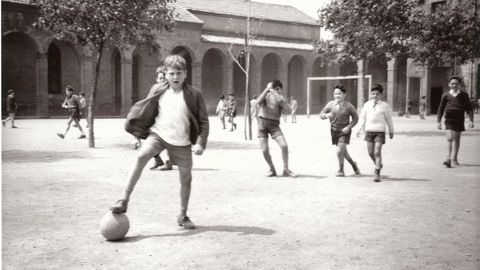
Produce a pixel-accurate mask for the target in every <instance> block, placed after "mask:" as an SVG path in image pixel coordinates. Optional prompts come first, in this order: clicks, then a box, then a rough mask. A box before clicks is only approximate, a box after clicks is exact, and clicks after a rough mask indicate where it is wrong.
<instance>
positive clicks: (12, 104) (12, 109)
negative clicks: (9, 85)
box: [2, 89, 18, 128]
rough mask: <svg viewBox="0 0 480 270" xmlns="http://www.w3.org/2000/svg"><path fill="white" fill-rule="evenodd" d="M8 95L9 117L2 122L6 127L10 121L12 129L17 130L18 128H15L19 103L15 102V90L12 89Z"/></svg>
mask: <svg viewBox="0 0 480 270" xmlns="http://www.w3.org/2000/svg"><path fill="white" fill-rule="evenodd" d="M7 94H8V97H7V113H8V117H7V118H6V119H5V120H3V121H2V124H3V126H5V124H6V123H7V122H8V121H12V128H17V126H15V113H16V112H17V108H18V106H17V102H15V91H13V89H10V90H8V92H7Z"/></svg>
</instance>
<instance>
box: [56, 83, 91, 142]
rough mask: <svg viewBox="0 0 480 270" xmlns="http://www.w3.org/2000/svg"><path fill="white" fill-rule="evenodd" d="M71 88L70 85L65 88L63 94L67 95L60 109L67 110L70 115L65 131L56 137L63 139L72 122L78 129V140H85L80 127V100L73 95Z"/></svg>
mask: <svg viewBox="0 0 480 270" xmlns="http://www.w3.org/2000/svg"><path fill="white" fill-rule="evenodd" d="M73 91H74V89H73V87H71V86H70V85H67V86H66V87H65V94H66V95H67V96H66V97H65V101H63V103H62V108H64V109H67V110H68V112H69V113H70V117H69V118H68V122H67V129H66V130H65V132H64V133H57V136H58V137H60V138H61V139H64V138H65V135H67V132H68V130H69V129H70V125H71V124H72V122H74V123H75V124H74V127H76V128H78V129H79V130H80V133H81V135H80V137H78V138H79V139H85V138H87V136H85V133H83V129H82V126H81V125H80V123H79V121H80V99H79V98H78V96H76V95H74V94H73Z"/></svg>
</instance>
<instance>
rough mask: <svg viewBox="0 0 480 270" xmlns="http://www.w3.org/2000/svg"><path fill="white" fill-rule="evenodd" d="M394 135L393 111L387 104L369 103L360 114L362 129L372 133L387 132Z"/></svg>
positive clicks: (380, 102) (370, 101)
mask: <svg viewBox="0 0 480 270" xmlns="http://www.w3.org/2000/svg"><path fill="white" fill-rule="evenodd" d="M387 126H388V131H389V132H390V133H393V121H392V111H391V110H390V107H389V106H388V104H387V103H386V102H383V101H381V100H380V101H378V102H376V103H375V102H374V101H373V100H369V101H367V102H366V103H365V104H364V105H363V108H362V113H361V114H360V128H363V127H364V128H365V131H370V132H386V128H387Z"/></svg>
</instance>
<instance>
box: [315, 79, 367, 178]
mask: <svg viewBox="0 0 480 270" xmlns="http://www.w3.org/2000/svg"><path fill="white" fill-rule="evenodd" d="M345 96H346V89H345V88H344V87H343V86H342V85H337V86H335V88H334V90H333V98H334V100H332V101H330V102H328V103H327V105H326V106H325V108H323V110H322V111H321V112H320V118H321V119H327V118H328V119H330V125H331V126H330V127H331V129H330V134H331V135H332V144H333V145H336V146H337V158H338V172H337V175H336V176H339V177H341V176H345V173H344V170H343V163H344V159H346V160H347V161H348V163H350V165H351V166H352V169H353V171H354V172H355V175H360V170H359V169H358V166H357V163H356V162H355V161H353V159H352V158H351V157H350V154H349V153H348V150H347V145H348V144H350V137H351V135H352V128H353V127H354V126H355V125H356V124H357V122H358V114H357V112H356V110H355V107H353V105H352V104H351V103H350V102H348V101H345ZM350 118H351V119H352V121H350Z"/></svg>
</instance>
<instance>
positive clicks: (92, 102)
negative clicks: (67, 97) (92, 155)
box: [87, 42, 104, 148]
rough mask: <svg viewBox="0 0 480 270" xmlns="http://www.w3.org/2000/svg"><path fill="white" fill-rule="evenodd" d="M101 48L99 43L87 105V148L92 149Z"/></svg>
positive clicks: (93, 144)
mask: <svg viewBox="0 0 480 270" xmlns="http://www.w3.org/2000/svg"><path fill="white" fill-rule="evenodd" d="M103 47H104V43H103V42H102V43H100V45H99V46H98V47H97V54H96V59H95V74H94V76H93V84H92V92H91V95H90V102H89V104H88V120H87V121H88V127H89V129H88V147H90V148H94V147H95V133H94V128H95V125H94V121H93V120H94V119H95V117H94V108H95V97H96V96H97V85H98V77H99V75H100V63H101V61H100V60H101V59H102V54H103Z"/></svg>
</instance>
